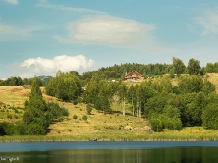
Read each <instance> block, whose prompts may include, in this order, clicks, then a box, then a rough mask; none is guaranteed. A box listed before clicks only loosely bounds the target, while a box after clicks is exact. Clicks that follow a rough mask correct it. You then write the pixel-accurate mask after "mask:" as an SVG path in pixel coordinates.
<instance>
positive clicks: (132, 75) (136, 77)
mask: <svg viewBox="0 0 218 163" xmlns="http://www.w3.org/2000/svg"><path fill="white" fill-rule="evenodd" d="M143 79H144V77H143V76H142V75H141V74H140V73H138V72H137V71H135V70H134V71H132V72H130V73H128V74H126V76H125V80H143Z"/></svg>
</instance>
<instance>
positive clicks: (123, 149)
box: [0, 141, 218, 163]
mask: <svg viewBox="0 0 218 163" xmlns="http://www.w3.org/2000/svg"><path fill="white" fill-rule="evenodd" d="M0 162H15V163H19V162H25V163H218V142H215V141H211V142H198V141H196V142H34V143H30V142H27V143H0Z"/></svg>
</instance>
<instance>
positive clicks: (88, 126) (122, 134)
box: [0, 74, 218, 141]
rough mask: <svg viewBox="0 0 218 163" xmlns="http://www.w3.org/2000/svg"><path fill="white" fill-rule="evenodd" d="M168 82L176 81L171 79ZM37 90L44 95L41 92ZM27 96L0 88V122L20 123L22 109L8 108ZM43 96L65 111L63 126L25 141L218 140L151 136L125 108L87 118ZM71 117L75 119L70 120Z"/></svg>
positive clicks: (190, 133) (199, 131) (203, 134)
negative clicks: (123, 110)
mask: <svg viewBox="0 0 218 163" xmlns="http://www.w3.org/2000/svg"><path fill="white" fill-rule="evenodd" d="M208 75H209V80H210V81H211V82H212V83H213V84H214V85H216V86H217V87H218V74H208ZM157 80H158V78H157ZM172 82H173V83H176V82H177V81H176V79H173V80H172ZM133 84H134V83H133ZM41 89H42V92H44V88H41ZM29 92H30V89H29V88H24V87H22V86H1V87H0V109H1V110H0V112H1V114H0V122H2V121H9V122H12V123H13V122H16V121H20V120H22V114H23V112H24V110H23V109H22V108H20V109H17V110H14V109H13V108H12V109H11V107H10V106H19V107H23V104H24V102H25V100H28V95H29ZM43 96H44V98H45V100H46V101H54V102H57V103H59V104H60V106H64V107H65V108H67V109H68V110H69V113H70V114H69V117H67V118H66V119H65V120H64V121H63V122H58V123H54V124H52V125H50V127H49V129H48V134H47V135H46V136H37V137H34V136H33V137H31V138H28V140H37V139H39V140H91V139H92V138H95V137H96V138H98V139H100V140H218V131H213V130H204V129H203V128H201V127H194V128H185V129H183V130H181V131H169V130H165V131H164V132H161V133H154V132H152V131H151V130H150V127H149V124H148V122H147V121H146V120H145V119H143V118H137V117H133V116H131V108H130V107H128V106H127V111H126V112H127V114H126V116H123V115H122V110H121V106H119V107H118V111H117V112H114V113H112V114H106V115H104V114H103V113H102V112H99V111H97V110H95V109H93V110H92V114H91V115H87V113H86V105H85V104H78V105H73V104H72V103H66V102H61V101H58V100H57V99H56V98H54V97H51V96H47V95H45V93H43ZM112 108H113V106H112ZM113 110H116V109H115V108H113ZM84 115H86V116H87V120H83V118H82V117H83V116H84ZM75 116H77V119H75V118H74V117H75ZM16 139H17V138H16ZM21 139H22V140H25V136H22V137H20V138H18V140H21ZM13 140H14V139H12V141H13ZM0 141H1V140H0Z"/></svg>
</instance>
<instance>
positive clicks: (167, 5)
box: [0, 0, 218, 79]
mask: <svg viewBox="0 0 218 163" xmlns="http://www.w3.org/2000/svg"><path fill="white" fill-rule="evenodd" d="M172 57H176V58H180V59H182V60H183V62H184V63H185V64H186V65H187V64H188V61H189V59H191V58H194V59H197V60H199V61H200V63H201V66H206V64H207V63H209V62H211V63H215V62H218V1H217V0H192V1H188V0H184V1H181V0H164V1H161V0H152V1H151V0H62V1H61V0H0V79H6V78H9V77H11V76H20V77H22V78H25V77H27V78H29V77H33V76H35V75H36V76H38V75H52V76H55V74H56V72H57V71H58V70H61V71H63V72H69V71H78V72H80V73H83V72H86V71H93V70H98V69H99V68H101V67H108V66H113V65H114V64H118V65H119V64H121V63H140V64H149V63H152V64H155V63H167V64H171V63H172Z"/></svg>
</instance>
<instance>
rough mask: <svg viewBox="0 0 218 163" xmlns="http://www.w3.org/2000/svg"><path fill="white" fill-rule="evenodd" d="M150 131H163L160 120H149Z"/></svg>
mask: <svg viewBox="0 0 218 163" xmlns="http://www.w3.org/2000/svg"><path fill="white" fill-rule="evenodd" d="M150 124H151V129H152V130H154V131H156V132H160V131H162V130H163V124H162V122H161V120H160V119H158V118H151V119H150Z"/></svg>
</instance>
